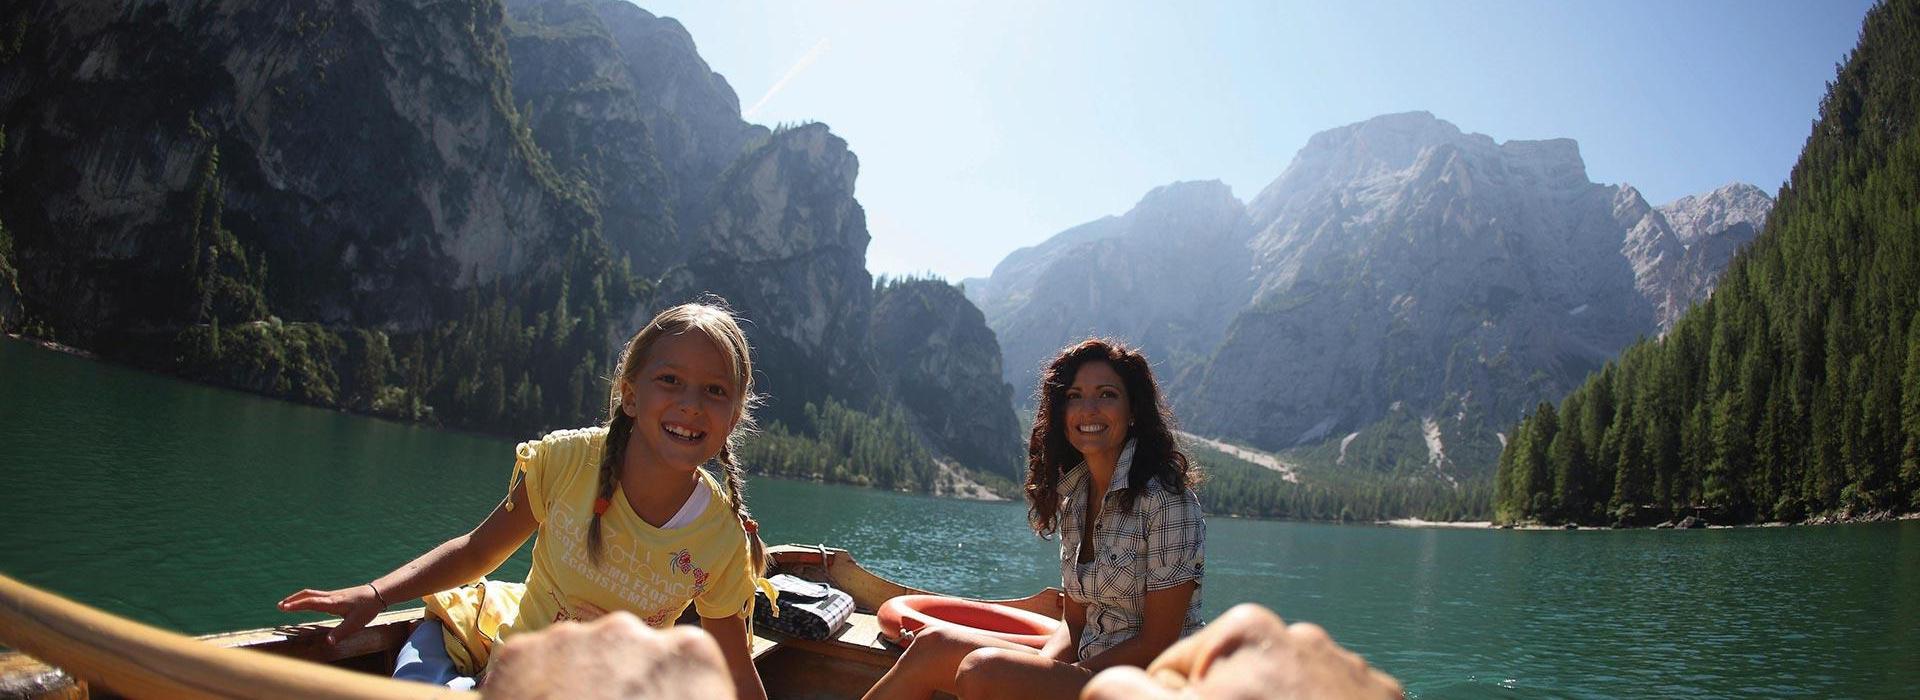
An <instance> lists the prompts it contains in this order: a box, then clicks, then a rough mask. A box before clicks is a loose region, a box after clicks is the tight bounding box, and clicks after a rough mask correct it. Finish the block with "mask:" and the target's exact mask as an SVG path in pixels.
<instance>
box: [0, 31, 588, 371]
mask: <svg viewBox="0 0 1920 700" xmlns="http://www.w3.org/2000/svg"><path fill="white" fill-rule="evenodd" d="M14 12H18V13H20V14H23V15H25V16H26V17H31V18H32V22H31V26H32V27H33V30H32V34H33V37H32V39H33V40H32V41H29V42H28V43H27V44H26V46H25V48H24V49H23V50H22V53H21V55H19V56H17V57H15V59H14V60H12V61H11V62H9V63H8V64H6V65H5V66H3V67H0V114H3V115H4V119H5V126H6V132H7V138H8V148H7V152H6V157H5V160H4V161H0V176H4V177H5V179H6V182H7V186H6V187H5V188H4V191H3V193H0V218H4V219H5V220H6V221H7V224H8V226H9V228H10V229H11V230H12V231H13V232H14V233H15V235H16V244H17V246H16V249H17V253H18V258H17V260H16V261H15V262H16V264H17V265H18V266H19V267H20V269H21V271H22V274H23V283H22V292H23V294H25V295H27V296H29V297H32V298H36V299H47V300H56V299H57V300H59V301H60V303H58V304H46V305H44V306H45V308H46V312H47V314H48V315H49V316H50V318H48V319H47V320H48V321H49V325H51V326H54V327H57V328H60V329H62V331H63V333H64V334H66V335H67V337H69V338H70V339H72V340H75V341H77V342H83V343H84V342H86V341H87V339H89V338H92V337H95V336H97V335H99V334H100V333H103V332H109V333H110V332H116V331H118V330H123V329H127V328H138V327H151V326H166V325H168V324H169V323H172V322H173V321H172V320H170V319H175V318H177V311H176V310H175V307H178V306H184V304H181V303H180V300H179V298H178V297H179V296H180V291H179V290H178V289H175V287H177V285H176V284H174V281H175V280H176V279H177V278H178V277H179V274H180V269H181V267H183V266H184V264H185V262H186V261H187V260H189V259H191V255H192V253H191V251H190V250H188V248H190V246H189V245H186V244H184V243H183V241H184V240H186V237H185V236H184V235H183V232H185V231H187V230H189V229H191V228H192V227H194V226H196V225H197V223H196V222H197V219H196V218H195V217H196V216H200V215H205V216H209V217H212V216H214V215H215V214H216V213H218V214H219V216H218V217H217V218H218V220H219V221H223V222H224V225H225V226H226V227H228V228H230V229H231V230H232V232H233V234H234V236H235V237H236V238H237V239H238V240H239V241H240V242H241V243H242V244H243V245H244V246H245V247H246V248H247V249H249V250H250V251H252V254H253V255H255V256H257V257H258V258H259V259H260V260H262V261H264V263H265V264H266V265H267V266H268V267H270V268H271V269H272V271H273V272H272V279H273V287H272V288H271V290H270V291H271V293H272V297H273V302H274V306H275V309H276V310H277V311H278V312H279V313H282V314H286V315H289V316H294V317H299V318H302V319H306V320H313V321H319V322H323V323H354V324H359V325H368V326H384V327H390V328H398V329H408V328H418V327H421V326H424V325H426V324H428V323H430V322H431V320H432V319H433V318H434V317H435V315H436V312H435V305H436V304H441V303H446V300H447V299H448V296H449V295H448V294H447V292H449V291H458V290H463V289H468V288H473V287H476V286H480V285H485V284H488V283H491V282H493V281H495V280H499V279H502V278H504V277H510V276H514V275H520V274H523V273H528V272H530V271H532V270H534V269H536V268H538V267H539V266H540V265H541V264H542V261H543V260H545V259H546V256H545V255H544V254H543V253H542V252H541V251H542V250H543V249H546V248H549V247H552V246H560V245H564V242H565V241H566V240H567V239H568V238H569V237H570V236H572V235H574V233H575V232H577V231H579V230H581V229H583V228H587V227H590V226H591V214H590V212H589V210H588V209H587V208H586V207H584V206H580V205H579V204H577V203H574V202H570V201H568V200H567V199H565V198H563V197H562V196H560V195H559V193H558V192H557V190H556V188H554V187H553V186H552V184H553V178H552V176H551V172H550V168H549V167H548V166H546V164H545V162H544V159H543V158H542V157H541V156H540V154H539V153H538V152H537V151H536V149H535V148H534V147H533V146H532V144H531V142H529V141H527V140H524V139H522V138H519V137H518V135H517V131H516V129H515V125H514V123H513V114H512V108H511V105H510V103H509V102H508V100H509V99H511V92H510V89H511V88H510V78H509V76H508V74H507V65H506V60H505V59H506V47H505V45H504V43H503V42H502V41H501V40H500V33H499V31H498V28H499V26H500V24H501V23H502V22H503V21H504V17H503V16H502V14H501V13H500V11H499V8H498V6H495V5H489V4H487V3H477V4H476V3H433V4H425V5H417V4H413V3H400V2H384V1H380V0H322V1H320V2H302V3H267V4H261V3H252V2H238V1H230V2H211V3H192V4H159V3H153V4H134V5H127V6H124V7H123V6H118V5H109V4H100V3H66V2H30V3H26V4H25V5H22V6H17V7H16V8H15V9H14ZM216 190H217V192H218V194H219V196H218V197H216V198H214V199H213V200H208V201H210V202H214V203H215V204H217V206H218V207H220V208H221V209H219V210H214V209H209V208H208V207H207V206H196V205H195V204H194V202H195V201H197V200H199V199H202V198H201V197H200V196H199V195H200V194H202V193H205V192H210V191H216ZM203 204H204V203H203Z"/></svg>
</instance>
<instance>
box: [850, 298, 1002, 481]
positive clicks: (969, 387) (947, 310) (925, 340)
mask: <svg viewBox="0 0 1920 700" xmlns="http://www.w3.org/2000/svg"><path fill="white" fill-rule="evenodd" d="M872 328H873V331H872V333H873V348H874V360H875V362H876V364H877V366H878V368H879V370H880V375H881V377H882V379H883V380H884V381H885V383H886V385H887V386H889V387H891V388H892V394H893V397H894V399H895V400H896V401H898V402H899V403H900V405H902V406H904V407H906V409H907V411H908V414H909V415H910V416H912V422H913V425H914V428H915V429H916V430H917V431H918V432H919V433H920V434H921V435H923V436H924V437H925V438H926V439H927V442H928V443H929V444H930V445H931V446H932V447H933V448H934V449H935V450H936V451H938V452H941V453H942V454H945V455H948V456H950V457H952V458H954V459H956V460H959V462H960V463H961V464H965V465H967V466H968V467H971V468H973V469H977V470H982V471H987V472H991V473H995V474H999V475H1000V476H1003V477H1006V478H1008V479H1013V480H1018V479H1020V478H1021V477H1022V475H1023V473H1024V466H1025V454H1026V449H1025V443H1024V442H1023V441H1022V440H1021V437H1022V436H1021V435H1020V425H1019V423H1018V421H1017V420H1016V419H1015V418H1014V415H1013V412H1012V411H1003V410H994V409H996V408H998V407H1003V406H1011V405H1012V402H1013V387H1011V386H1008V385H1007V383H1006V381H1005V380H1003V379H1002V378H1001V375H1000V371H1001V370H1000V343H999V342H998V341H997V340H995V339H994V334H993V331H991V330H989V329H988V328H987V322H986V319H985V317H983V316H981V314H980V310H979V309H976V308H974V306H973V304H971V303H969V302H968V301H967V300H966V298H965V297H963V296H962V295H961V293H960V290H959V289H957V288H955V287H953V286H950V285H948V284H946V283H945V282H941V281H939V280H905V281H899V282H891V283H885V284H882V285H881V286H880V287H879V288H878V289H877V290H875V293H874V304H873V326H872Z"/></svg>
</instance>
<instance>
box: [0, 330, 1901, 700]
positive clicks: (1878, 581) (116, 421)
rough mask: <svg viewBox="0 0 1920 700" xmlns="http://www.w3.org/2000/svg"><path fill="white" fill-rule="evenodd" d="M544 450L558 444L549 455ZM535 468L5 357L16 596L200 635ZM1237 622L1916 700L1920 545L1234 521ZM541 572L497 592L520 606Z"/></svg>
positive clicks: (1475, 657) (807, 502) (917, 506)
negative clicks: (28, 589)
mask: <svg viewBox="0 0 1920 700" xmlns="http://www.w3.org/2000/svg"><path fill="white" fill-rule="evenodd" d="M528 437H532V436H528ZM512 442H513V441H510V440H504V439H494V438H488V437H480V436H475V435H470V434H464V433H457V432H450V431H443V430H435V429H430V428H424V427H418V426H409V425H401V424H396V423H390V422H386V421H380V420H374V419H369V418H364V417H359V416H352V415H346V414H341V413H335V412H331V411H325V410H320V409H315V408H309V407H305V406H297V405H293V404H289V403H284V402H279V401H273V400H268V399H263V398H259V397H255V396H250V395H246V394H240V393H235V392H230V391H224V390H220V389H212V388H208V387H204V386H198V385H194V384H188V383H184V382H180V381H176V380H172V379H168V378H164V377H158V376H154V375H149V374H144V373H141V372H137V371H133V370H129V369H126V368H123V367H119V366H115V365H111V364H106V363H102V362H97V361H93V360H88V359H84V358H79V357H74V356H69V355H64V354H60V353H54V352H50V351H47V350H43V349H40V348H38V347H35V346H32V345H29V344H26V343H22V342H18V341H12V340H6V339H0V464H4V465H5V466H4V470H5V471H4V484H0V527H4V529H5V535H4V536H3V537H0V572H3V573H5V574H7V575H9V576H13V577H15V578H19V579H22V580H24V581H27V582H29V583H32V584H35V585H38V586H41V587H44V588H47V589H50V590H53V591H55V592H58V593H61V594H64V595H67V596H69V597H72V598H75V599H78V600H80V601H82V602H85V603H88V604H91V605H95V606H99V607H101V608H105V609H107V610H109V611H112V612H115V613H118V614H122V615H126V616H129V617H132V618H135V619H138V620H142V621H145V622H149V623H152V624H156V625H159V626H162V627H167V628H170V629H175V630H179V631H182V632H187V633H195V634H198V633H206V632H213V631H220V630H229V629H237V628H246V627H260V626H267V625H273V624H279V623H284V622H290V621H300V620H305V619H312V618H310V617H297V616H289V615H283V614H281V613H278V612H276V611H275V610H274V608H273V604H274V602H275V601H277V600H279V599H280V598H281V597H282V596H284V595H286V594H287V593H290V592H292V591H294V590H296V589H298V588H301V587H338V586H347V585H353V584H357V583H361V582H364V581H366V580H368V579H370V578H372V577H374V576H377V575H379V574H381V573H384V572H386V571H387V570H389V569H391V568H393V567H394V566H396V565H398V564H400V563H402V562H404V561H406V560H407V559H409V558H410V557H412V556H414V555H417V554H419V553H421V552H424V551H426V550H427V549H428V548H429V547H432V546H433V545H435V544H438V543H439V542H441V541H443V540H445V539H446V538H448V537H451V536H453V535H456V534H459V533H461V532H464V531H465V530H467V529H469V528H471V527H472V526H473V525H474V524H476V523H478V522H479V520H480V518H482V517H483V516H484V515H485V514H486V513H487V511H488V509H489V508H491V507H492V505H493V504H494V503H495V502H497V501H498V500H499V498H500V497H501V496H502V495H503V494H504V493H505V490H506V485H507V475H508V471H509V469H510V467H511V466H512V451H511V450H512ZM749 483H750V486H749V491H748V493H749V496H750V503H751V504H752V506H753V508H754V511H755V513H756V515H757V516H758V517H759V519H760V520H761V522H762V531H761V534H762V535H763V536H764V537H765V538H766V540H767V541H768V542H769V543H772V544H779V543H787V542H798V543H827V544H830V545H833V546H837V547H842V548H845V549H847V550H850V551H851V552H853V553H854V555H855V556H856V558H858V559H859V560H860V561H861V562H862V563H863V564H865V565H866V566H867V567H868V568H869V569H871V570H873V571H875V572H876V573H879V574H881V575H884V576H887V577H889V578H892V579H894V580H897V581H900V582H902V583H906V584H909V585H914V586H919V587H924V588H931V589H937V590H941V591H948V592H953V593H961V594H966V595H971V596H980V597H1015V596H1023V595H1026V594H1029V593H1032V592H1034V591H1035V590H1037V589H1039V588H1040V587H1042V586H1046V585H1051V584H1057V583H1058V568H1057V567H1058V562H1057V559H1056V556H1057V549H1056V547H1057V545H1056V544H1055V543H1053V542H1048V541H1042V540H1039V539H1037V538H1035V537H1034V536H1033V534H1032V533H1031V532H1029V531H1028V530H1027V529H1026V525H1025V522H1026V520H1025V508H1024V506H1023V505H1017V504H1012V503H980V502H970V501H956V500H946V499H935V498H928V497H922V496H915V495H909V494H898V493H889V492H883V491H874V490H868V489H857V488H849V487H843V486H833V485H825V484H815V483H808V482H798V481H784V480H776V479H766V478H756V479H751V480H750V482H749ZM1207 545H1208V547H1207V549H1208V551H1207V577H1206V580H1205V583H1204V587H1203V589H1202V595H1203V596H1204V600H1205V612H1206V615H1207V617H1209V618H1211V617H1213V616H1216V615H1218V614H1220V613H1221V612H1222V611H1224V610H1225V609H1226V608H1228V607H1230V606H1231V605H1232V604H1234V603H1238V602H1243V601H1252V602H1257V603H1261V604H1264V605H1266V606H1268V607H1270V608H1273V609H1274V610H1275V611H1277V612H1278V613H1279V614H1280V615H1281V616H1282V617H1284V618H1286V619H1289V620H1308V621H1312V622H1316V623H1319V624H1320V625H1323V626H1325V627H1326V628H1327V630H1328V631H1329V632H1331V633H1332V634H1333V636H1334V638H1335V639H1336V640H1338V641H1340V642H1341V643H1342V644H1344V645H1346V646H1348V647H1350V648H1352V649H1354V650H1355V651H1358V652H1360V653H1361V654H1362V655H1364V656H1366V657H1367V659H1368V660H1370V661H1371V662H1372V663H1373V664H1374V665H1376V666H1378V667H1380V668H1382V669H1385V670H1386V671H1388V672H1389V673H1392V674H1393V675H1394V676H1396V677H1398V678H1399V679H1400V680H1401V682H1403V683H1404V684H1406V686H1407V688H1408V689H1409V690H1410V691H1411V692H1412V694H1413V695H1415V696H1417V697H1422V698H1450V697H1634V696H1673V695H1687V696H1694V697H1752V696H1785V695H1794V696H1820V697H1835V696H1868V697H1886V696H1900V697H1910V696H1911V695H1912V693H1913V692H1914V688H1916V687H1920V521H1906V522H1901V523H1883V524H1870V525H1846V526H1826V527H1789V528H1742V529H1726V530H1704V531H1703V530H1695V531H1672V530H1636V531H1617V532H1616V531H1571V532H1569V531H1499V530H1452V529H1400V528H1387V527H1372V526H1339V525H1323V524H1309V523H1290V522H1267V521H1249V520H1240V519H1234V518H1224V517H1213V518H1210V519H1209V522H1208V540H1207ZM526 556H527V554H526V551H525V550H523V551H522V552H521V553H520V554H519V555H517V556H515V557H514V559H513V560H512V561H510V562H509V563H508V564H507V565H506V566H505V567H504V568H503V569H502V570H501V571H500V572H498V573H497V574H496V575H495V578H517V577H520V576H523V575H524V573H525V571H526V568H527V559H526Z"/></svg>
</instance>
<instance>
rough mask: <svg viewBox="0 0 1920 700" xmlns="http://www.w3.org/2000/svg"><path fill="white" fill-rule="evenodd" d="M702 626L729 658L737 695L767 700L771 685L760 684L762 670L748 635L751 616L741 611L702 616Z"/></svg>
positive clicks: (729, 670) (728, 668)
mask: <svg viewBox="0 0 1920 700" xmlns="http://www.w3.org/2000/svg"><path fill="white" fill-rule="evenodd" d="M700 628H701V629H704V630H706V631H707V634H711V635H713V641H716V642H719V643H720V655H721V656H724V657H726V659H727V675H729V676H732V677H733V689H734V692H735V693H736V694H737V697H739V698H740V699H741V700H767V688H766V686H764V685H761V684H760V670H759V669H757V668H754V666H753V640H751V639H748V638H747V618H745V617H743V616H739V615H729V616H727V617H702V618H700Z"/></svg>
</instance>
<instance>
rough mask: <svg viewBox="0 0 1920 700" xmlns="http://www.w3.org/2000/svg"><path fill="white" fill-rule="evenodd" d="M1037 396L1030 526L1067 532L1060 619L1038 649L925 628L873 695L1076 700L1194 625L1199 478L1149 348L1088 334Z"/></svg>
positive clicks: (1045, 377)
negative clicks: (1099, 678)
mask: <svg viewBox="0 0 1920 700" xmlns="http://www.w3.org/2000/svg"><path fill="white" fill-rule="evenodd" d="M1037 394H1038V397H1037V398H1038V399H1039V400H1038V404H1039V411H1038V413H1036V414H1035V416H1034V421H1033V435H1032V436H1031V437H1030V438H1029V439H1028V441H1027V484H1026V491H1027V507H1028V521H1029V524H1031V525H1032V527H1033V531H1034V533H1035V534H1038V535H1040V536H1041V537H1048V536H1051V535H1053V534H1056V533H1057V534H1059V535H1060V583H1061V586H1062V587H1063V588H1065V589H1066V591H1067V595H1066V599H1065V601H1064V610H1063V613H1062V618H1063V620H1062V621H1063V622H1064V623H1065V624H1063V625H1061V626H1060V628H1059V630H1058V632H1056V633H1055V634H1054V636H1053V638H1052V639H1051V640H1050V641H1048V643H1047V645H1046V646H1045V648H1042V649H1040V650H1039V651H1038V652H1035V651H1034V650H1033V649H1030V648H1027V647H1024V646H1020V645H1017V644H1013V643H1010V642H1004V641H1000V640H996V639H991V638H987V637H982V636H977V635H973V634H969V633H965V632H958V631H953V630H950V629H947V628H943V627H930V628H928V629H926V630H924V631H923V632H922V633H921V634H920V635H919V636H918V637H917V638H915V639H914V641H913V643H912V645H911V646H909V647H908V648H907V652H906V653H905V654H904V655H902V656H901V657H900V660H899V661H898V662H897V663H895V664H894V667H893V669H892V670H890V671H888V672H887V675H886V676H885V677H882V678H881V679H880V682H879V683H877V684H875V685H874V687H873V689H872V690H870V691H868V693H867V697H868V698H925V697H929V696H931V695H932V694H933V692H934V691H936V690H939V691H944V692H948V693H955V694H958V695H960V696H961V697H965V698H970V699H971V698H989V697H1023V698H1024V697H1061V698H1072V697H1076V696H1078V695H1079V693H1080V689H1081V688H1082V687H1083V686H1085V685H1086V684H1087V681H1089V680H1091V679H1092V678H1093V674H1095V673H1098V672H1099V671H1100V670H1102V669H1105V668H1109V667H1113V666H1140V667H1145V666H1146V665H1147V664H1148V663H1150V662H1152V661H1153V659H1154V657H1155V656H1157V655H1159V654H1160V652H1162V651H1165V650H1166V648H1167V647H1168V646H1171V645H1172V644H1173V643H1174V642H1175V641H1177V640H1179V639H1180V637H1182V636H1184V635H1186V634H1188V633H1191V632H1193V631H1194V630H1197V629H1199V627H1200V578H1201V574H1202V573H1203V571H1202V561H1203V559H1204V554H1205V542H1206V530H1207V528H1206V522H1205V521H1204V520H1202V519H1201V515H1200V500H1199V499H1198V498H1197V497H1195V495H1194V492H1193V487H1194V486H1195V485H1196V484H1197V483H1198V482H1199V476H1200V475H1199V473H1198V470H1197V469H1195V468H1194V467H1193V466H1192V465H1191V464H1189V462H1188V461H1187V457H1186V455H1184V454H1181V452H1180V450H1179V448H1178V447H1176V445H1175V444H1174V439H1173V427H1172V416H1171V414H1170V412H1169V411H1168V410H1167V407H1166V405H1165V403H1163V402H1162V401H1161V398H1160V387H1159V386H1158V385H1157V384H1156V383H1155V382H1154V379H1153V370H1152V368H1150V367H1149V366H1148V364H1147V358H1146V356H1144V355H1142V354H1140V352H1139V351H1138V350H1134V349H1132V348H1129V347H1127V346H1125V345H1123V344H1121V343H1118V342H1115V341H1111V340H1104V339H1102V340H1088V341H1085V342H1082V343H1080V344H1078V345H1074V346H1072V347H1069V348H1067V349H1065V350H1063V351H1061V353H1060V354H1059V355H1058V356H1057V357H1055V358H1054V359H1053V361H1052V362H1050V363H1048V365H1047V368H1046V371H1045V372H1044V373H1043V374H1042V376H1041V378H1040V387H1039V388H1038V389H1037ZM1089 524H1091V527H1089Z"/></svg>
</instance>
